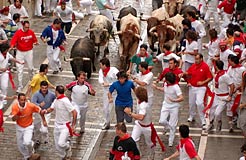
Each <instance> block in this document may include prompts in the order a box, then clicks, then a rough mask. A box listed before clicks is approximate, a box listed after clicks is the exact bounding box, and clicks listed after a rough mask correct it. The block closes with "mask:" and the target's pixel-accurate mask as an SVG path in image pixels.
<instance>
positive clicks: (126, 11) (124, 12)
mask: <svg viewBox="0 0 246 160" xmlns="http://www.w3.org/2000/svg"><path fill="white" fill-rule="evenodd" d="M129 13H130V14H132V15H133V16H135V17H137V10H136V9H135V8H133V7H132V6H127V7H123V8H122V9H121V10H120V13H119V16H118V19H117V20H116V21H117V22H116V29H117V31H119V30H120V24H121V23H120V19H121V18H123V17H125V16H127V15H128V14H129Z"/></svg>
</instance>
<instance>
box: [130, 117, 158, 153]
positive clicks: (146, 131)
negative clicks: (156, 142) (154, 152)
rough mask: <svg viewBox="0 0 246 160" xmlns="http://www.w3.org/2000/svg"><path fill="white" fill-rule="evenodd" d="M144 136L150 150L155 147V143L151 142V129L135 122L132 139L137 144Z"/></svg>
mask: <svg viewBox="0 0 246 160" xmlns="http://www.w3.org/2000/svg"><path fill="white" fill-rule="evenodd" d="M142 134H143V135H144V139H145V143H146V144H147V146H148V148H150V149H151V147H153V143H152V141H151V127H142V126H140V124H139V123H138V121H135V125H134V127H133V130H132V139H133V140H134V141H135V142H138V141H139V140H140V137H141V135H142Z"/></svg>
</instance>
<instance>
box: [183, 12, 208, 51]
mask: <svg viewBox="0 0 246 160" xmlns="http://www.w3.org/2000/svg"><path fill="white" fill-rule="evenodd" d="M187 19H188V20H189V21H190V22H191V26H192V27H193V28H195V31H196V32H197V35H198V39H197V43H198V53H202V38H203V37H205V36H206V30H205V28H204V26H203V24H202V23H201V22H200V21H199V20H196V14H195V12H193V11H188V12H187Z"/></svg>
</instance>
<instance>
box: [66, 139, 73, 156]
mask: <svg viewBox="0 0 246 160" xmlns="http://www.w3.org/2000/svg"><path fill="white" fill-rule="evenodd" d="M71 156H72V147H71V145H70V143H69V147H68V149H66V155H65V158H71Z"/></svg>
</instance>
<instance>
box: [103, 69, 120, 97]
mask: <svg viewBox="0 0 246 160" xmlns="http://www.w3.org/2000/svg"><path fill="white" fill-rule="evenodd" d="M118 72H119V70H118V69H117V68H115V67H110V69H109V71H108V73H107V75H106V77H104V75H103V71H102V69H100V70H99V77H98V82H99V83H100V84H103V83H104V82H105V83H108V84H109V86H110V85H111V84H112V83H113V82H115V81H117V76H116V74H117V73H118ZM109 86H108V87H104V91H106V92H108V89H109Z"/></svg>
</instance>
